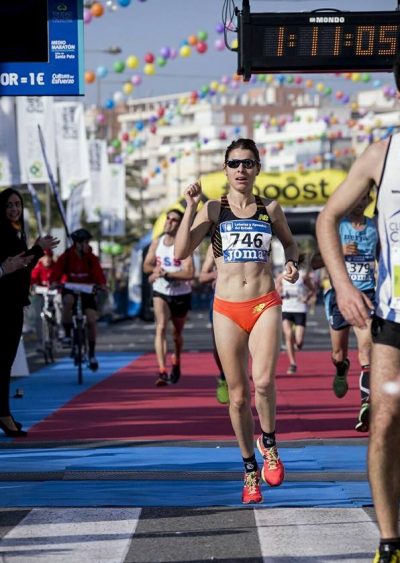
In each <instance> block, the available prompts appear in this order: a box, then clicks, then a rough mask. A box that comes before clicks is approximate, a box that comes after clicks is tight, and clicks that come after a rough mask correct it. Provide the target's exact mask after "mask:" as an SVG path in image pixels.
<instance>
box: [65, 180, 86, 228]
mask: <svg viewBox="0 0 400 563" xmlns="http://www.w3.org/2000/svg"><path fill="white" fill-rule="evenodd" d="M83 190H84V182H82V184H79V185H77V186H75V187H74V189H73V190H72V192H71V194H70V197H69V199H68V202H67V225H68V231H69V232H70V233H73V232H74V231H76V230H77V229H79V228H80V227H82V225H81V217H82V211H83Z"/></svg>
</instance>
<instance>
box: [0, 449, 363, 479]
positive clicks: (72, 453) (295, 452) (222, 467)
mask: <svg viewBox="0 0 400 563" xmlns="http://www.w3.org/2000/svg"><path fill="white" fill-rule="evenodd" d="M279 451H280V455H281V457H282V460H283V461H284V463H285V467H286V470H287V471H288V472H290V471H303V472H307V471H324V470H327V471H328V470H331V471H348V472H351V471H353V472H354V471H365V470H366V446H305V447H303V448H280V450H279ZM256 455H257V456H258V458H260V456H259V455H258V452H257V453H256ZM260 461H261V458H260ZM63 470H77V471H79V470H80V471H105V470H109V471H111V470H114V471H118V470H121V471H123V470H130V471H185V472H187V471H241V470H242V461H241V457H240V452H239V449H238V448H237V447H227V448H221V447H214V448H209V447H208V448H194V447H176V446H174V447H168V446H165V447H153V446H149V447H143V446H137V447H134V446H130V447H129V446H121V447H115V448H113V447H103V448H102V447H98V448H96V449H93V448H92V449H90V448H40V449H39V448H32V449H29V450H28V449H22V448H20V449H14V448H13V449H12V450H8V449H7V450H3V451H2V452H1V466H0V471H3V472H8V471H13V472H16V473H20V472H29V471H63Z"/></svg>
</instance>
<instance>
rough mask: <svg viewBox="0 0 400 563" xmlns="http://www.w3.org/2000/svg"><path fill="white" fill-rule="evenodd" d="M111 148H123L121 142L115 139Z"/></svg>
mask: <svg viewBox="0 0 400 563" xmlns="http://www.w3.org/2000/svg"><path fill="white" fill-rule="evenodd" d="M111 146H112V147H113V148H114V149H119V148H120V147H121V141H120V140H119V139H113V140H112V141H111Z"/></svg>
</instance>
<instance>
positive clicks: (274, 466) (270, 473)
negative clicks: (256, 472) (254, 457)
mask: <svg viewBox="0 0 400 563" xmlns="http://www.w3.org/2000/svg"><path fill="white" fill-rule="evenodd" d="M257 448H258V451H259V452H260V454H261V455H262V456H263V459H264V466H263V468H262V470H261V477H262V478H263V481H265V483H267V484H268V485H269V486H270V487H279V485H280V484H281V483H282V481H283V479H284V477H285V468H284V466H283V463H282V461H281V459H280V457H279V453H278V448H277V447H276V445H275V446H272V447H271V448H266V447H265V446H264V443H263V439H262V436H260V437H259V438H258V440H257Z"/></svg>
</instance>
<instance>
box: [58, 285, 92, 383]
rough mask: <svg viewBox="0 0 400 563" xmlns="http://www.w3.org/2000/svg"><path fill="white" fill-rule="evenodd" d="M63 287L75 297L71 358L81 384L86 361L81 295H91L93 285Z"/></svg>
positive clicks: (86, 345) (84, 320)
mask: <svg viewBox="0 0 400 563" xmlns="http://www.w3.org/2000/svg"><path fill="white" fill-rule="evenodd" d="M63 287H64V288H65V289H67V290H68V291H71V292H72V293H74V294H75V295H76V303H75V305H74V313H73V315H72V354H71V356H72V358H73V359H74V364H75V365H76V366H77V368H78V384H79V385H82V383H83V365H84V364H85V363H86V362H87V361H88V350H89V342H88V331H87V319H86V315H85V314H84V311H83V308H82V294H83V293H86V294H93V293H94V292H95V289H96V285H95V284H88V283H72V282H65V283H64V284H63Z"/></svg>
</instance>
